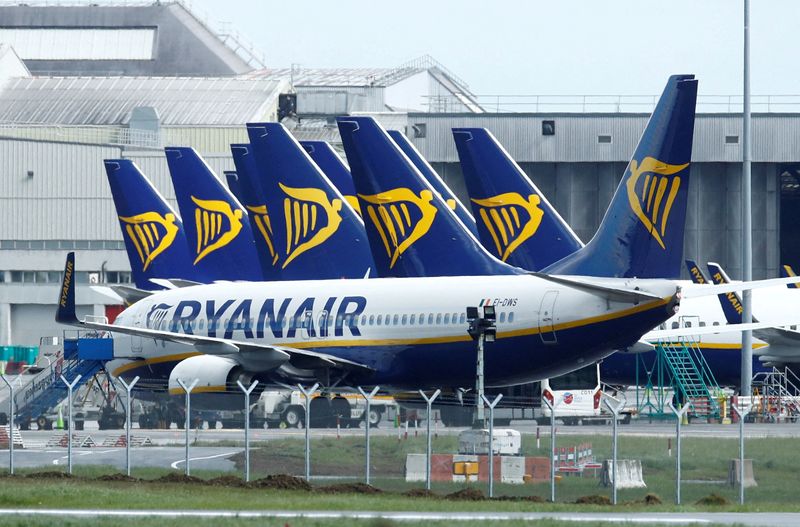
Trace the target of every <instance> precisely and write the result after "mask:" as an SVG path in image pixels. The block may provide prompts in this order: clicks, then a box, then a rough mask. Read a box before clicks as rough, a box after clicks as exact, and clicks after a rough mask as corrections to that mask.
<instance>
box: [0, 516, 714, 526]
mask: <svg viewBox="0 0 800 527" xmlns="http://www.w3.org/2000/svg"><path fill="white" fill-rule="evenodd" d="M431 524H433V525H443V526H444V525H447V526H448V527H451V526H452V527H467V526H469V527H474V526H475V525H476V522H452V521H446V522H445V521H436V522H434V521H425V522H409V521H402V522H398V521H392V520H382V519H375V520H351V519H324V520H323V519H307V518H298V519H290V520H286V519H280V520H279V519H227V518H226V519H207V520H204V519H196V518H191V519H166V518H136V519H122V518H97V519H95V518H92V519H84V518H81V519H61V518H37V517H30V516H19V517H6V518H0V526H2V527H134V526H135V527H162V526H164V525H171V526H180V527H183V526H187V527H217V526H219V527H229V526H231V527H232V526H237V527H238V526H241V527H250V526H253V527H256V526H258V527H261V526H264V525H267V526H279V527H283V526H288V527H330V526H339V525H353V526H355V527H401V526H402V527H425V526H427V525H431ZM480 525H482V526H488V527H528V526H530V525H531V522H530V521H486V522H480ZM574 525H575V523H573V522H565V521H556V520H538V521H537V522H536V526H537V527H574ZM580 525H582V526H587V527H610V526H611V525H618V524H611V523H606V522H599V523H594V522H593V523H587V522H580ZM655 525H659V526H661V525H663V524H648V523H637V526H641V527H654V526H655ZM706 525H708V524H706ZM709 527H714V526H713V525H710V526H709Z"/></svg>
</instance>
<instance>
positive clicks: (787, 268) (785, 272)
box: [781, 265, 800, 289]
mask: <svg viewBox="0 0 800 527" xmlns="http://www.w3.org/2000/svg"><path fill="white" fill-rule="evenodd" d="M789 276H797V275H796V274H795V272H794V269H792V266H791V265H782V266H781V277H789ZM786 287H788V288H789V289H800V282H798V283H796V284H786Z"/></svg>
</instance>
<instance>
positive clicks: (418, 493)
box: [403, 489, 439, 498]
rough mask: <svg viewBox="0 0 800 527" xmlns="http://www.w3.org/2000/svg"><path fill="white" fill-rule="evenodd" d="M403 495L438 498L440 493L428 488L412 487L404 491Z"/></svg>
mask: <svg viewBox="0 0 800 527" xmlns="http://www.w3.org/2000/svg"><path fill="white" fill-rule="evenodd" d="M403 496H408V497H409V498H438V497H439V495H438V494H436V493H434V492H433V491H430V490H428V489H411V490H407V491H405V492H404V493H403Z"/></svg>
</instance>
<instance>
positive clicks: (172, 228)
mask: <svg viewBox="0 0 800 527" xmlns="http://www.w3.org/2000/svg"><path fill="white" fill-rule="evenodd" d="M103 164H104V166H105V169H106V175H107V176H108V183H109V187H110V188H111V196H112V198H113V200H114V206H115V207H116V210H117V218H118V219H119V226H120V228H121V229H122V237H123V239H124V240H125V249H126V251H127V254H128V260H129V261H130V264H131V274H132V277H133V282H134V284H135V286H136V288H135V289H134V288H132V287H128V286H114V287H113V289H114V290H115V291H116V292H117V293H118V294H120V295H121V296H123V297H124V298H127V299H138V298H141V296H142V295H145V296H146V295H147V291H152V290H156V289H162V288H163V285H159V284H158V283H157V282H153V280H154V279H155V280H156V281H158V280H169V279H177V278H180V279H183V280H191V281H205V280H207V279H208V277H206V276H204V275H203V274H202V273H201V272H200V270H199V269H197V268H196V267H194V266H193V265H192V257H191V256H190V254H189V246H188V242H187V241H186V234H185V231H184V229H183V222H182V221H181V217H180V216H179V215H178V213H177V212H175V210H174V209H173V208H172V207H171V206H170V205H169V203H167V201H166V199H164V197H163V196H162V195H161V194H160V193H159V192H158V190H156V188H155V187H154V186H153V185H152V183H150V181H148V179H147V178H146V177H145V176H144V174H142V172H141V170H139V167H137V166H136V164H135V163H134V162H133V161H131V160H129V159H106V160H105V161H104V162H103ZM137 290H138V291H137Z"/></svg>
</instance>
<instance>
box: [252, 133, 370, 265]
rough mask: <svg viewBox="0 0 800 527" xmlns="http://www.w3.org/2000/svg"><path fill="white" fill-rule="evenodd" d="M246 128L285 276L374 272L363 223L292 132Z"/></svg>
mask: <svg viewBox="0 0 800 527" xmlns="http://www.w3.org/2000/svg"><path fill="white" fill-rule="evenodd" d="M247 132H248V134H249V136H250V149H251V151H252V153H253V158H254V160H255V166H256V169H257V174H256V176H257V177H258V178H259V183H260V186H261V189H262V192H263V199H264V204H265V205H266V209H267V211H269V219H270V223H271V226H272V238H273V241H274V244H275V247H276V248H277V250H278V251H279V258H278V261H277V263H276V265H277V266H278V267H279V269H280V276H281V278H282V279H284V280H304V279H311V278H313V279H325V278H361V277H364V276H368V275H369V274H371V273H373V272H374V268H375V264H374V262H373V259H372V254H371V253H370V249H369V244H368V242H367V240H366V239H365V233H364V223H363V222H362V221H361V218H360V217H359V215H358V213H357V212H356V211H355V210H353V208H352V207H351V206H350V204H349V203H348V202H347V200H345V198H344V197H343V196H342V194H341V193H340V192H339V191H338V190H337V189H336V187H335V186H333V184H332V183H331V182H330V180H329V179H328V178H327V177H326V176H325V174H324V173H323V172H322V170H320V168H319V167H318V166H317V165H316V163H314V161H312V159H311V158H310V157H309V155H308V153H306V151H305V150H304V149H303V148H302V147H301V146H300V144H299V143H298V142H297V140H296V139H295V138H294V137H293V136H292V135H291V134H290V133H289V131H288V130H286V128H285V127H284V126H283V125H282V124H279V123H248V124H247ZM248 175H252V174H248ZM243 190H245V191H246V189H243Z"/></svg>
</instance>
